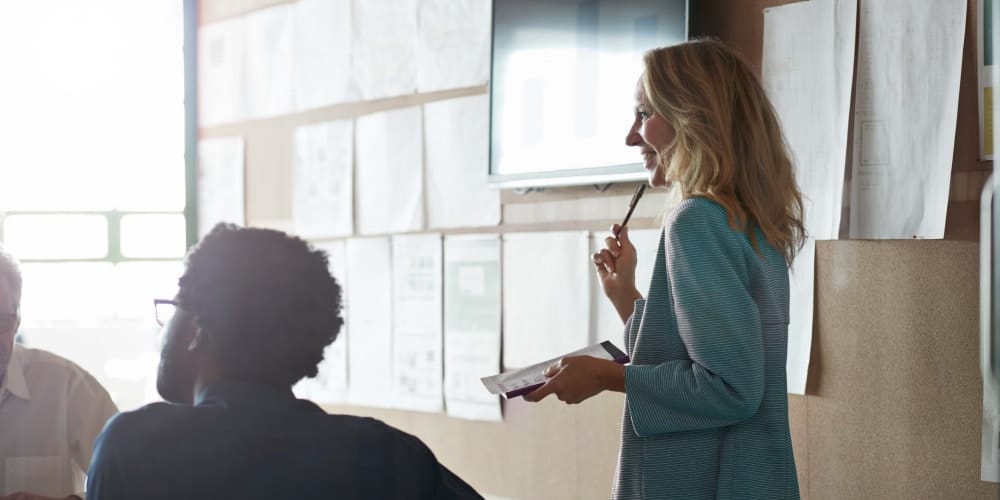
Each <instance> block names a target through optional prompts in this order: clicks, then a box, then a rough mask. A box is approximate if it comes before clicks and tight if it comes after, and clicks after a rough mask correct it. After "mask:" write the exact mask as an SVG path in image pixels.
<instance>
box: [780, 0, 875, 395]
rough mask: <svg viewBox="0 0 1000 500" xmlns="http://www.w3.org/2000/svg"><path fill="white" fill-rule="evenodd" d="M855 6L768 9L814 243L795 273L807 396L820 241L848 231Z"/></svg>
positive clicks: (793, 340)
mask: <svg viewBox="0 0 1000 500" xmlns="http://www.w3.org/2000/svg"><path fill="white" fill-rule="evenodd" d="M856 23H857V2H856V1H855V0H814V1H811V2H800V3H794V4H788V5H783V6H780V7H774V8H770V9H765V10H764V54H763V70H762V74H763V76H762V80H763V83H764V88H765V89H766V90H767V93H768V97H769V98H770V99H771V102H772V104H773V105H774V108H775V111H777V113H778V116H779V118H780V119H781V124H782V131H783V132H784V134H785V139H786V140H787V142H788V146H789V149H790V152H791V154H792V158H793V162H794V164H795V176H796V181H798V184H799V188H800V189H801V190H802V195H803V200H802V201H803V205H804V209H805V221H804V222H805V227H806V232H807V234H808V235H809V237H810V240H809V241H808V242H807V244H806V247H805V248H803V250H802V253H801V254H800V255H799V256H798V257H797V258H796V261H795V262H794V264H793V267H792V269H791V270H790V274H789V285H790V288H789V295H790V305H791V318H790V323H789V325H788V360H787V368H786V370H787V373H788V392H790V393H792V394H805V386H806V375H807V372H808V369H809V354H810V349H811V346H812V331H813V321H812V320H813V302H814V300H813V293H814V286H813V285H814V279H815V278H814V274H815V246H816V244H815V240H817V239H820V240H826V239H836V238H837V235H838V233H839V231H840V214H841V200H842V199H843V190H844V186H843V184H844V167H845V164H846V161H847V129H848V120H849V117H850V115H849V113H850V109H851V108H850V106H851V84H852V77H853V75H854V45H855V43H854V42H855V26H856Z"/></svg>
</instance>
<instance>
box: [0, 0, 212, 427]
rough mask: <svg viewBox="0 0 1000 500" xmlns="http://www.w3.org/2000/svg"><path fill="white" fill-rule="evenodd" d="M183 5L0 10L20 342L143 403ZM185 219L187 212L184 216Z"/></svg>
mask: <svg viewBox="0 0 1000 500" xmlns="http://www.w3.org/2000/svg"><path fill="white" fill-rule="evenodd" d="M183 9H184V2H178V1H176V0H143V1H142V2H136V1H134V0H96V1H92V2H79V1H76V0H49V1H46V2H17V3H14V4H4V6H3V7H0V60H3V61H5V67H6V68H7V71H5V75H4V78H3V79H0V109H3V110H4V112H3V113H0V134H2V137H3V138H4V145H3V147H2V148H0V241H2V242H3V243H4V246H5V247H6V248H7V249H8V250H9V251H10V252H11V253H13V254H14V255H15V256H16V257H18V258H19V259H20V260H21V266H22V273H23V276H24V291H23V296H22V299H21V313H22V326H21V331H20V336H21V341H22V342H23V343H24V344H26V345H27V346H29V347H39V348H43V349H46V350H50V351H53V352H55V353H57V354H60V355H62V356H64V357H67V358H69V359H71V360H72V361H74V362H76V363H77V364H79V365H81V366H83V367H84V368H85V369H87V370H88V371H89V372H90V373H92V374H93V375H94V376H95V377H97V378H98V379H99V380H100V381H101V382H102V383H103V384H104V385H105V387H106V388H107V389H108V391H109V392H110V393H111V395H112V397H113V398H114V399H115V400H116V402H117V403H118V404H119V406H120V407H121V408H123V409H128V408H133V407H135V406H138V405H139V404H141V403H144V402H147V401H149V400H150V399H152V398H153V396H154V395H155V392H153V389H152V388H153V380H154V379H153V377H154V375H155V366H156V362H157V359H158V351H159V338H158V335H157V332H158V331H159V329H158V326H157V325H156V323H155V321H154V318H153V307H152V299H153V298H154V297H172V296H173V295H174V293H175V292H176V283H177V278H178V277H179V275H180V272H181V269H182V264H181V258H182V257H183V255H184V252H185V250H186V247H187V244H188V241H189V239H188V238H189V236H188V235H189V234H191V233H192V232H191V231H190V230H189V225H193V223H194V221H193V220H189V219H188V218H187V216H186V215H185V213H186V212H185V209H186V200H187V199H188V196H187V195H188V189H189V188H188V186H187V183H186V179H187V178H189V176H187V175H186V172H187V169H186V166H185V155H184V153H185V107H184V103H185V95H184V92H185V85H184V84H185V74H184V68H185V59H184V22H185V21H184V11H183ZM188 213H190V212H188Z"/></svg>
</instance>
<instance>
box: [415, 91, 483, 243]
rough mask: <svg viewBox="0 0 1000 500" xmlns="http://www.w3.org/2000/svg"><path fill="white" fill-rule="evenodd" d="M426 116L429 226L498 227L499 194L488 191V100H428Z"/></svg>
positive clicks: (479, 96) (477, 98)
mask: <svg viewBox="0 0 1000 500" xmlns="http://www.w3.org/2000/svg"><path fill="white" fill-rule="evenodd" d="M424 113H425V114H426V116H425V117H424V126H425V127H426V130H425V135H426V137H427V140H426V141H425V144H426V147H427V170H426V171H427V224H428V226H429V227H431V228H451V227H477V226H495V225H497V224H499V223H500V191H499V190H497V189H490V188H488V187H486V178H487V175H488V173H489V150H490V148H489V137H490V126H489V119H490V101H489V96H488V95H485V94H484V95H478V96H471V97H462V98H459V99H450V100H447V101H437V102H429V103H427V104H425V105H424Z"/></svg>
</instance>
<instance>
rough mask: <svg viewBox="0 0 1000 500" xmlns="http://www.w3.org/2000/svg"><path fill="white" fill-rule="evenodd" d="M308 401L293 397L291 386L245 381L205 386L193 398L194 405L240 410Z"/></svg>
mask: <svg viewBox="0 0 1000 500" xmlns="http://www.w3.org/2000/svg"><path fill="white" fill-rule="evenodd" d="M302 403H308V402H307V401H302V400H299V399H296V398H295V394H294V393H292V388H291V387H274V386H270V385H264V384H252V383H246V382H223V383H216V384H212V385H211V386H209V387H206V388H205V389H203V390H202V391H201V393H199V394H198V396H197V397H196V398H195V401H194V404H195V406H206V407H213V406H214V407H222V408H231V409H240V410H253V409H262V410H267V409H271V410H276V409H282V408H292V407H301V406H302Z"/></svg>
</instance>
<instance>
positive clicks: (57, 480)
mask: <svg viewBox="0 0 1000 500" xmlns="http://www.w3.org/2000/svg"><path fill="white" fill-rule="evenodd" d="M20 311H21V271H20V268H19V267H18V264H17V261H16V260H15V259H14V258H13V257H12V256H11V255H10V254H8V253H6V252H5V251H4V250H3V249H2V248H0V499H6V498H16V499H18V500H28V499H45V498H68V497H80V498H82V497H83V486H84V473H85V472H86V471H87V468H88V467H90V454H91V451H92V450H93V447H94V440H95V439H96V438H97V434H98V433H100V432H101V428H103V427H104V423H105V422H107V420H108V419H109V418H111V416H112V415H114V414H115V413H117V412H118V408H116V407H115V404H114V403H112V402H111V398H110V397H109V396H108V393H107V391H105V390H104V388H103V387H101V384H99V383H98V382H97V380H94V377H92V376H90V374H89V373H87V372H85V371H84V370H83V369H82V368H80V367H79V366H76V365H75V364H73V363H71V362H70V361H67V360H65V359H63V358H61V357H59V356H56V355H55V354H52V353H49V352H46V351H41V350H38V349H27V348H25V347H23V346H21V345H20V344H15V343H14V337H15V335H16V334H17V329H18V327H19V326H20V324H21V312H20ZM6 495H9V496H6Z"/></svg>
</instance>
